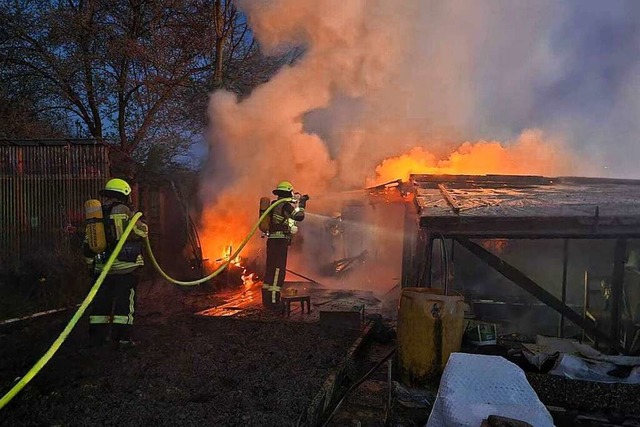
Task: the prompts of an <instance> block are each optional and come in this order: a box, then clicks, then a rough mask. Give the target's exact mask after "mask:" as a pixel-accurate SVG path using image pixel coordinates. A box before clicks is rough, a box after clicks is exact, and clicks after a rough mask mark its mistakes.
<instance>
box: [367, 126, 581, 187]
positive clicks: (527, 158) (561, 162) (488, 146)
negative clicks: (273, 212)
mask: <svg viewBox="0 0 640 427" xmlns="http://www.w3.org/2000/svg"><path fill="white" fill-rule="evenodd" d="M571 163H572V161H571V157H570V156H568V155H566V153H565V152H564V150H563V149H562V148H561V144H559V143H558V142H557V141H554V142H553V143H552V142H549V141H547V140H545V139H544V136H543V134H542V132H540V131H538V130H526V131H524V132H523V133H522V134H521V135H520V137H519V138H518V139H517V140H516V141H514V142H512V143H510V144H502V143H500V142H498V141H478V142H465V143H464V144H462V145H461V146H460V147H458V149H457V150H456V151H454V152H453V153H451V154H450V155H449V156H448V157H447V158H446V159H441V160H438V159H437V158H436V156H435V155H434V154H433V153H431V152H430V151H428V150H427V149H425V148H423V147H414V148H412V149H411V150H409V152H408V153H406V154H402V155H399V156H397V157H390V158H388V159H385V160H383V161H382V162H381V163H380V164H379V165H378V166H377V167H376V175H375V177H374V178H370V179H369V180H368V182H367V184H368V185H375V184H379V183H383V182H388V181H392V180H394V179H402V180H406V179H408V178H409V175H411V174H458V175H460V174H464V175H479V174H506V175H559V174H563V173H567V172H570V171H571V169H572V168H571Z"/></svg>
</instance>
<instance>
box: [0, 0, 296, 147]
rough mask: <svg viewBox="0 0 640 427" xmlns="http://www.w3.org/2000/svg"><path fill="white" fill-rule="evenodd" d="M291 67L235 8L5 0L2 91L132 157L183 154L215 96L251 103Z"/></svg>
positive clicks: (139, 0)
mask: <svg viewBox="0 0 640 427" xmlns="http://www.w3.org/2000/svg"><path fill="white" fill-rule="evenodd" d="M289 58H290V55H289V56H286V55H285V56H283V57H281V58H269V57H265V56H264V55H263V54H262V53H261V52H260V49H259V46H258V44H257V43H256V41H255V39H254V38H253V34H252V32H251V30H250V28H249V27H248V24H247V20H246V17H245V16H244V15H243V14H242V13H241V12H240V11H239V10H238V9H237V8H236V6H235V3H234V1H233V0H127V1H125V0H123V1H113V0H64V1H63V0H48V1H44V0H40V1H37V0H0V89H1V90H5V91H8V92H10V94H11V96H18V97H19V96H20V94H21V92H22V91H24V90H27V89H29V90H31V91H32V93H33V90H35V93H37V94H38V95H37V100H36V101H35V102H36V104H37V105H36V108H35V109H34V111H37V114H55V115H56V117H58V118H60V119H61V120H62V121H65V122H66V123H67V128H69V127H73V126H70V125H69V124H72V123H80V125H81V128H82V131H83V133H84V134H85V135H88V136H92V137H95V138H98V139H101V140H106V141H114V142H115V144H116V145H117V147H118V148H119V149H120V150H121V151H122V152H123V153H125V154H127V155H132V154H133V153H135V152H136V150H139V151H140V152H141V153H148V152H149V146H150V144H153V143H154V141H157V142H158V143H166V141H175V139H176V138H177V139H179V140H180V141H179V142H174V146H175V147H178V148H179V147H181V149H182V148H184V144H185V141H189V140H190V139H191V138H192V137H193V133H194V132H199V131H200V130H201V128H202V125H203V124H204V122H205V120H204V118H205V112H206V101H207V97H208V93H209V92H210V91H212V90H216V89H221V88H224V89H227V90H231V91H233V92H236V93H238V94H239V95H246V94H247V93H249V92H250V91H251V89H252V88H253V87H255V86H256V85H257V84H259V83H261V82H264V81H266V80H267V79H268V78H269V77H270V76H271V75H272V74H273V73H274V72H275V70H277V69H278V67H279V66H281V64H282V63H283V62H284V61H286V60H288V59H289ZM169 151H170V150H169ZM138 154H140V153H138Z"/></svg>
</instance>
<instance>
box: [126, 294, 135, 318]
mask: <svg viewBox="0 0 640 427" xmlns="http://www.w3.org/2000/svg"><path fill="white" fill-rule="evenodd" d="M135 296H136V291H135V290H134V289H133V288H131V290H130V291H129V316H127V325H133V312H134V310H135V307H134V302H135V299H134V298H135Z"/></svg>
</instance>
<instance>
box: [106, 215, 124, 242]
mask: <svg viewBox="0 0 640 427" xmlns="http://www.w3.org/2000/svg"><path fill="white" fill-rule="evenodd" d="M109 218H111V219H112V220H113V224H114V225H115V228H116V239H117V240H120V236H122V233H123V232H124V229H125V227H126V223H127V222H129V215H127V214H126V213H117V214H111V215H109Z"/></svg>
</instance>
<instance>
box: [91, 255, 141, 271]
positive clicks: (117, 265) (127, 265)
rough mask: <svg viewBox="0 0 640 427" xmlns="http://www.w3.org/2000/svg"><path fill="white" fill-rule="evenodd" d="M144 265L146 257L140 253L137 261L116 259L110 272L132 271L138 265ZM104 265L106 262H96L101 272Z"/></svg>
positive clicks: (97, 268)
mask: <svg viewBox="0 0 640 427" xmlns="http://www.w3.org/2000/svg"><path fill="white" fill-rule="evenodd" d="M143 265H144V259H143V258H142V255H138V256H137V258H136V262H127V261H119V260H115V261H114V262H113V264H112V265H111V270H109V272H114V273H120V274H123V273H130V272H132V271H133V270H135V269H136V268H138V267H142V266H143ZM103 267H104V263H102V262H101V263H96V268H95V270H96V272H101V271H102V269H103Z"/></svg>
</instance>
